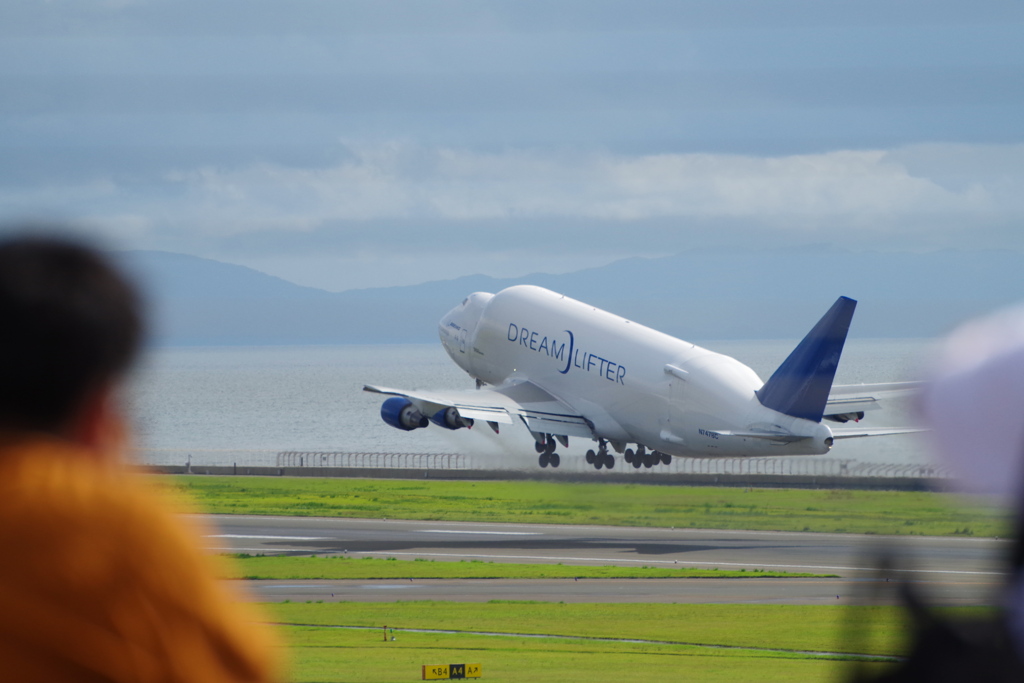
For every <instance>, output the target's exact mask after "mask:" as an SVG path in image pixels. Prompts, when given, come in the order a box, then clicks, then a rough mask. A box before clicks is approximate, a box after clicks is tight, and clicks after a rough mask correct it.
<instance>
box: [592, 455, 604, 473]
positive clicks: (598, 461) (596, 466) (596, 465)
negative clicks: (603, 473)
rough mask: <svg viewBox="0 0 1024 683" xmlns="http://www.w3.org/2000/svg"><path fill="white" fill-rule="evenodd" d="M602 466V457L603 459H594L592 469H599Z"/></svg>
mask: <svg viewBox="0 0 1024 683" xmlns="http://www.w3.org/2000/svg"><path fill="white" fill-rule="evenodd" d="M602 467H604V459H603V458H597V459H595V460H594V469H595V470H599V469H601V468H602Z"/></svg>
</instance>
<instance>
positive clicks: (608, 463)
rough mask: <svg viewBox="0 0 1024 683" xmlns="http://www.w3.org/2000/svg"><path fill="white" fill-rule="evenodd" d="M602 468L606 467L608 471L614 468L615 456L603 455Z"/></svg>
mask: <svg viewBox="0 0 1024 683" xmlns="http://www.w3.org/2000/svg"><path fill="white" fill-rule="evenodd" d="M604 466H605V467H607V468H608V469H612V468H614V467H615V456H614V455H612V454H611V453H608V454H607V455H605V456H604Z"/></svg>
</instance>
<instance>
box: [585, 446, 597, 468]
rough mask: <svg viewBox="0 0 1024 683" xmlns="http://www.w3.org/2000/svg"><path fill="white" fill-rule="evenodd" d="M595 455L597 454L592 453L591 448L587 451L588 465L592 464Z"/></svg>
mask: <svg viewBox="0 0 1024 683" xmlns="http://www.w3.org/2000/svg"><path fill="white" fill-rule="evenodd" d="M596 456H597V454H596V453H594V451H593V449H591V450H589V451H587V464H588V465H593V464H594V458H595V457H596Z"/></svg>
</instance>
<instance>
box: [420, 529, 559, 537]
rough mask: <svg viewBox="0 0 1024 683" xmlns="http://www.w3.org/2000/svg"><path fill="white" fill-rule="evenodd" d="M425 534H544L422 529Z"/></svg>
mask: <svg viewBox="0 0 1024 683" xmlns="http://www.w3.org/2000/svg"><path fill="white" fill-rule="evenodd" d="M420 531H421V532H422V533H424V534H487V535H489V536H542V535H543V534H542V533H541V532H539V531H465V530H462V529H420Z"/></svg>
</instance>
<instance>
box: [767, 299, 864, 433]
mask: <svg viewBox="0 0 1024 683" xmlns="http://www.w3.org/2000/svg"><path fill="white" fill-rule="evenodd" d="M855 308H857V302H856V301H854V300H853V299H848V298H847V297H845V296H841V297H839V298H838V299H837V300H836V302H835V303H834V304H832V308H830V309H828V313H826V314H825V315H823V316H822V317H821V320H819V321H818V324H817V325H815V326H814V329H812V330H811V331H810V332H808V333H807V336H806V337H804V338H803V341H801V342H800V344H799V345H798V346H797V347H796V348H795V349H793V352H792V353H791V354H789V357H788V358H786V360H784V361H783V362H782V365H780V366H779V369H778V370H776V371H775V374H773V375H772V376H771V378H769V380H768V381H767V382H765V383H764V386H763V387H761V388H760V389H758V391H757V398H758V399H759V400H760V401H761V405H763V406H765V407H766V408H771V409H772V410H777V411H779V412H780V413H783V414H785V415H791V416H792V417H801V418H803V419H805V420H812V421H814V422H821V416H822V415H823V414H824V413H825V403H826V402H827V401H828V394H829V391H831V390H832V380H833V379H834V378H835V376H836V367H838V365H839V356H840V355H841V354H842V353H843V344H844V343H846V333H847V332H848V331H849V330H850V321H851V320H852V319H853V310H854V309H855Z"/></svg>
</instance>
